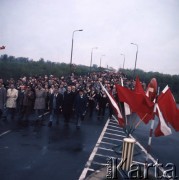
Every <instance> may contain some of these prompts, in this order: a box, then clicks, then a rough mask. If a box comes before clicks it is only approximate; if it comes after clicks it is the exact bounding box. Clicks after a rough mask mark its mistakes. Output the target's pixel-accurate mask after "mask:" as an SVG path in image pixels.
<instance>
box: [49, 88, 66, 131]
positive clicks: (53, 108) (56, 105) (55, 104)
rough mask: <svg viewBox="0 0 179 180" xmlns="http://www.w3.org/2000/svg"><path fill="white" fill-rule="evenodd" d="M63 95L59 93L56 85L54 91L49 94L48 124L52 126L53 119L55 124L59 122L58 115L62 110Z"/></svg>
mask: <svg viewBox="0 0 179 180" xmlns="http://www.w3.org/2000/svg"><path fill="white" fill-rule="evenodd" d="M62 102H63V95H62V94H61V93H59V88H58V86H55V89H54V92H53V93H52V94H50V96H49V110H50V119H49V123H48V126H49V127H51V126H52V122H53V120H56V124H59V115H60V112H61V110H62Z"/></svg>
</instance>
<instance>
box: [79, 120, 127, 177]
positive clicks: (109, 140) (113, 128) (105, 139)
mask: <svg viewBox="0 0 179 180" xmlns="http://www.w3.org/2000/svg"><path fill="white" fill-rule="evenodd" d="M124 137H126V136H125V134H124V132H123V130H122V128H120V127H119V125H118V124H117V122H116V121H115V120H114V119H108V120H107V122H106V124H105V126H104V128H103V131H102V132H101V135H100V137H99V139H98V141H97V143H96V145H95V147H94V149H93V151H92V153H91V155H90V157H89V159H88V161H87V163H86V165H85V168H84V170H83V172H82V173H81V176H80V178H79V179H80V180H82V179H85V178H86V177H88V176H90V175H91V174H92V173H94V172H96V171H98V170H100V169H102V168H103V169H102V171H103V173H102V174H101V175H100V176H104V167H106V166H107V165H108V164H107V160H108V159H110V158H120V157H119V155H117V154H116V153H115V152H114V150H113V147H115V146H118V145H122V141H123V138H124ZM105 176H106V175H105Z"/></svg>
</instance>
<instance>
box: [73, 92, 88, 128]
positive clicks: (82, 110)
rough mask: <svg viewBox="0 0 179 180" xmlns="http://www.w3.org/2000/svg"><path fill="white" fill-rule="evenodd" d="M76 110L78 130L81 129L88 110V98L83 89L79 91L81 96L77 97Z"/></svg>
mask: <svg viewBox="0 0 179 180" xmlns="http://www.w3.org/2000/svg"><path fill="white" fill-rule="evenodd" d="M74 108H75V113H76V120H77V122H76V128H77V129H79V128H80V126H81V121H83V120H84V116H85V114H86V108H87V97H86V96H85V95H84V92H83V89H80V90H79V94H77V96H76V97H75V102H74Z"/></svg>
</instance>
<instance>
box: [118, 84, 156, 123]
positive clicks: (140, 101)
mask: <svg viewBox="0 0 179 180" xmlns="http://www.w3.org/2000/svg"><path fill="white" fill-rule="evenodd" d="M137 87H138V85H137ZM116 89H117V94H118V98H119V100H120V101H122V102H126V103H127V104H128V105H129V106H130V108H131V109H132V111H133V112H136V113H137V114H138V115H139V116H140V118H141V119H143V118H144V117H145V116H146V117H145V118H146V119H145V118H144V122H145V123H148V121H149V120H150V119H152V118H151V116H152V114H153V109H154V103H153V102H151V101H150V100H149V98H148V97H147V96H145V94H144V93H142V92H140V91H141V88H139V89H140V91H139V92H138V90H137V88H136V90H135V91H131V90H129V89H127V88H125V87H122V86H120V85H116ZM149 115H150V117H148V116H149Z"/></svg>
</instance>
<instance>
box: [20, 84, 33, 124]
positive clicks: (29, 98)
mask: <svg viewBox="0 0 179 180" xmlns="http://www.w3.org/2000/svg"><path fill="white" fill-rule="evenodd" d="M34 99H35V94H34V92H33V91H32V88H31V87H30V86H27V89H26V90H25V91H24V97H23V100H22V111H21V114H20V118H19V121H22V120H23V118H24V122H26V123H28V121H29V116H30V114H31V112H32V109H33V102H34Z"/></svg>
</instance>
